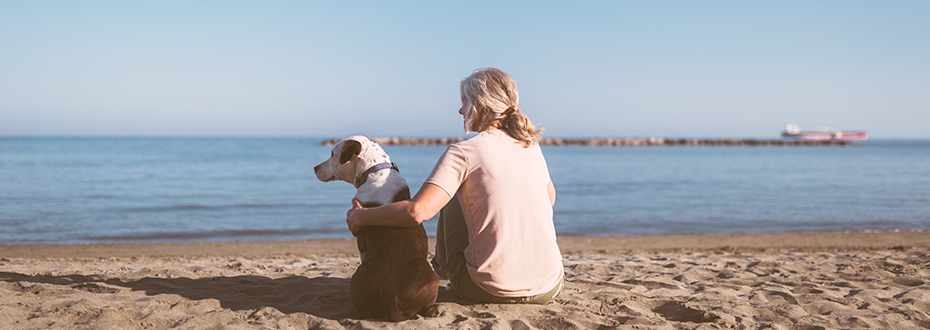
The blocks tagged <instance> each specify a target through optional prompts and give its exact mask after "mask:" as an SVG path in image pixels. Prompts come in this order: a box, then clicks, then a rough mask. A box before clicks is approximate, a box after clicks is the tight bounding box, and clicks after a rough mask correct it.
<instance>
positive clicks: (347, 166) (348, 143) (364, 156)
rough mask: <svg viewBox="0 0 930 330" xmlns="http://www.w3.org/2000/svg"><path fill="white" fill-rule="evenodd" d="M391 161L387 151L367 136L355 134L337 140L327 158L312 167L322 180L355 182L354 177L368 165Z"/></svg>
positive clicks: (317, 176)
mask: <svg viewBox="0 0 930 330" xmlns="http://www.w3.org/2000/svg"><path fill="white" fill-rule="evenodd" d="M385 162H388V163H389V162H391V159H390V158H389V157H388V155H387V153H385V152H384V150H383V149H381V146H379V145H378V144H377V143H375V142H373V141H371V140H369V139H368V138H367V137H364V136H361V135H356V136H352V137H349V138H347V139H345V140H342V141H339V143H337V144H336V146H335V147H333V151H332V154H331V155H330V157H329V159H327V160H326V161H324V162H322V163H320V164H319V165H317V166H314V167H313V172H314V173H316V178H317V179H319V180H320V181H323V182H329V181H334V180H339V181H345V182H348V183H351V184H353V185H354V184H355V180H356V178H357V177H358V176H359V175H361V174H362V173H364V172H365V170H367V169H368V168H369V167H372V166H374V165H375V164H378V163H385Z"/></svg>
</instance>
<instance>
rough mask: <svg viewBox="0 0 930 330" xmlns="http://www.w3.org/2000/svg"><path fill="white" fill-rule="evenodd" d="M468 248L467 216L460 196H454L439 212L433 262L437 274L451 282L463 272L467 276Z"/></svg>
mask: <svg viewBox="0 0 930 330" xmlns="http://www.w3.org/2000/svg"><path fill="white" fill-rule="evenodd" d="M467 247H468V227H467V226H466V225H465V214H464V213H462V205H461V204H460V203H459V199H458V195H456V196H452V199H451V200H450V201H449V203H448V204H446V206H444V207H443V208H442V210H440V211H439V222H438V223H437V224H436V255H435V256H434V257H433V261H432V264H433V268H434V269H435V270H436V274H438V275H439V276H442V277H445V278H447V279H450V280H451V279H452V277H453V276H454V275H458V274H460V273H461V272H464V273H466V274H467V273H468V268H467V267H466V266H465V248H467ZM453 285H455V284H454V283H453Z"/></svg>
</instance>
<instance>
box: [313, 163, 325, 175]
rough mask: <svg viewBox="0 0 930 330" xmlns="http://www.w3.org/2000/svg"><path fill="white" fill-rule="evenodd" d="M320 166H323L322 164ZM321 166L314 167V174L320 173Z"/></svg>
mask: <svg viewBox="0 0 930 330" xmlns="http://www.w3.org/2000/svg"><path fill="white" fill-rule="evenodd" d="M320 165H323V164H320ZM320 165H317V166H314V167H313V173H316V172H319V171H320Z"/></svg>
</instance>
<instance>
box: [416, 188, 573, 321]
mask: <svg viewBox="0 0 930 330" xmlns="http://www.w3.org/2000/svg"><path fill="white" fill-rule="evenodd" d="M466 247H468V227H467V225H466V223H465V215H464V213H462V205H461V204H460V203H459V199H458V196H453V197H452V200H450V201H449V203H448V204H446V206H445V207H443V208H442V210H441V211H440V212H439V223H438V224H437V228H436V256H435V257H433V261H432V264H433V268H434V269H436V273H437V274H439V275H440V276H443V277H445V278H448V279H449V281H450V282H452V288H453V289H454V290H455V294H456V295H457V296H459V297H460V298H462V299H467V300H471V301H474V302H484V303H499V304H546V303H548V302H550V301H552V299H555V297H556V296H558V294H559V293H560V292H561V291H562V285H563V284H564V283H565V278H564V276H563V277H562V279H560V280H559V284H557V285H556V286H555V287H554V288H552V290H549V292H546V293H542V294H539V295H535V296H530V297H498V296H495V295H492V294H490V293H488V292H487V291H485V290H484V289H482V288H481V287H479V286H478V285H477V284H475V283H474V282H472V280H471V277H470V276H469V275H468V267H467V266H466V263H465V248H466Z"/></svg>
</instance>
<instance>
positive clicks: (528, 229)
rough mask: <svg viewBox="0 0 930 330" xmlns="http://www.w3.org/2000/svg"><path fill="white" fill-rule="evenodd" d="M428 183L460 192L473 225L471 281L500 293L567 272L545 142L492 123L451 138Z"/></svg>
mask: <svg viewBox="0 0 930 330" xmlns="http://www.w3.org/2000/svg"><path fill="white" fill-rule="evenodd" d="M426 182H428V183H432V184H435V185H436V186H439V187H440V188H442V189H443V190H445V191H446V193H448V194H449V196H450V197H451V196H453V195H455V194H456V192H457V193H458V197H459V201H460V202H461V204H462V211H463V213H464V214H465V222H466V225H467V226H468V242H469V244H468V248H466V249H465V260H466V263H467V266H468V274H469V275H470V276H471V279H472V282H475V284H477V285H478V286H479V287H481V288H483V289H484V290H485V291H487V292H488V293H490V294H493V295H495V296H498V297H528V296H534V295H538V294H542V293H546V292H548V291H549V290H551V289H552V288H554V287H555V286H556V284H557V283H558V282H559V279H560V278H561V276H562V254H561V252H559V246H558V244H556V239H555V227H554V225H553V223H552V204H551V203H550V201H549V194H548V192H547V189H546V187H547V185H548V184H549V169H548V168H547V167H546V159H545V158H543V154H542V150H541V149H540V148H539V145H533V146H531V147H529V148H523V146H522V144H521V143H519V142H518V141H517V140H515V139H513V138H511V137H510V136H509V135H507V133H505V132H503V131H501V130H497V129H492V130H490V131H485V132H481V133H478V134H477V135H475V136H474V137H472V138H470V139H468V140H465V141H462V142H459V143H456V144H453V145H451V146H449V148H448V149H446V152H445V153H444V154H443V155H442V157H440V159H439V162H438V163H436V167H435V168H433V172H432V173H431V174H430V176H429V177H428V178H427V179H426Z"/></svg>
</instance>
